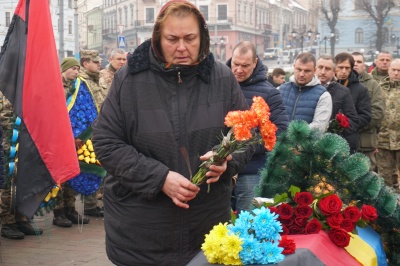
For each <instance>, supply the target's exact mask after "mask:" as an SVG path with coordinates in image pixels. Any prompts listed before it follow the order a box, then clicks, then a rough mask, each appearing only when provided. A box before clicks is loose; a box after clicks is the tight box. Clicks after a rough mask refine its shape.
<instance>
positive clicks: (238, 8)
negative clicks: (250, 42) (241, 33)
mask: <svg viewBox="0 0 400 266" xmlns="http://www.w3.org/2000/svg"><path fill="white" fill-rule="evenodd" d="M237 14H238V20H239V21H240V4H238V6H237Z"/></svg>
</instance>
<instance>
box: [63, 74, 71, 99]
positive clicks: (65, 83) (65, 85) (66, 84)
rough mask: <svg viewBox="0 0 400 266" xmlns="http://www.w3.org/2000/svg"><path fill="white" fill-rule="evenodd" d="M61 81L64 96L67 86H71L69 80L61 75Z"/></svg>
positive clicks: (66, 92)
mask: <svg viewBox="0 0 400 266" xmlns="http://www.w3.org/2000/svg"><path fill="white" fill-rule="evenodd" d="M62 82H63V87H64V95H65V97H67V94H68V92H69V88H70V87H71V81H70V80H67V79H65V78H64V77H62Z"/></svg>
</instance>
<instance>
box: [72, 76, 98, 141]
mask: <svg viewBox="0 0 400 266" xmlns="http://www.w3.org/2000/svg"><path fill="white" fill-rule="evenodd" d="M69 117H70V120H71V126H72V132H73V134H74V137H75V138H76V137H78V136H79V135H80V134H81V133H82V132H83V131H84V130H86V129H87V128H88V127H89V126H90V125H91V124H92V123H93V121H94V120H95V119H96V117H97V109H96V105H95V103H94V101H93V98H92V96H91V94H90V92H89V91H88V90H87V88H86V86H84V85H83V84H82V85H81V86H80V88H79V91H78V95H77V97H76V99H75V103H74V106H73V107H72V108H71V110H70V111H69Z"/></svg>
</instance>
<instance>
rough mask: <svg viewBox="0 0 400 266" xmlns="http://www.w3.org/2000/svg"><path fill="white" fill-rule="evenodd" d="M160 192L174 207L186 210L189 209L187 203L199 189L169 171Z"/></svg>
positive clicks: (177, 174) (179, 175)
mask: <svg viewBox="0 0 400 266" xmlns="http://www.w3.org/2000/svg"><path fill="white" fill-rule="evenodd" d="M162 191H163V192H164V193H165V195H167V196H168V197H170V198H171V199H172V201H173V202H174V203H175V205H176V206H178V207H181V208H185V209H187V208H189V204H187V202H188V201H189V200H192V199H194V198H195V197H196V195H197V193H198V192H199V191H200V188H199V187H198V186H196V185H195V184H193V183H192V182H190V181H189V180H188V179H187V178H185V177H184V176H182V175H181V174H179V173H177V172H173V171H169V173H168V175H167V178H166V179H165V182H164V186H163V187H162Z"/></svg>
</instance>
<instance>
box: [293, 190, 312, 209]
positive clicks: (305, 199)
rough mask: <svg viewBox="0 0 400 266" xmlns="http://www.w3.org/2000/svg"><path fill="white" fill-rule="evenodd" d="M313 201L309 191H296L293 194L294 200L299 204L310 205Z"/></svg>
mask: <svg viewBox="0 0 400 266" xmlns="http://www.w3.org/2000/svg"><path fill="white" fill-rule="evenodd" d="M313 201H314V198H313V196H312V195H311V193H310V192H297V193H296V195H295V196H294V202H296V203H297V204H299V205H301V206H303V205H310V204H311V203H312V202H313Z"/></svg>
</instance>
